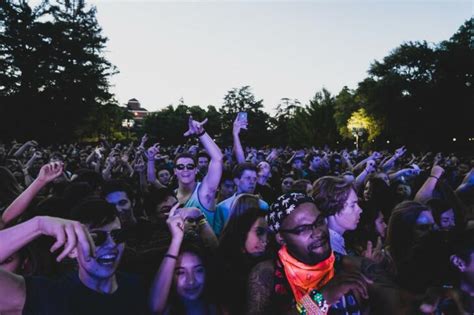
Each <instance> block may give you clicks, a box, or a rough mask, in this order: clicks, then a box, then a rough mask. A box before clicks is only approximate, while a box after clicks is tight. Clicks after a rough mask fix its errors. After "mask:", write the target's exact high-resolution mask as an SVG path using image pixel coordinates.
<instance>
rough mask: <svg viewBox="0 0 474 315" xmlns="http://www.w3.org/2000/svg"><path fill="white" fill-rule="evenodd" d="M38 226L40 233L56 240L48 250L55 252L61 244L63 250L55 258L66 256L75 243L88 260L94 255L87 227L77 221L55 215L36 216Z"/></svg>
mask: <svg viewBox="0 0 474 315" xmlns="http://www.w3.org/2000/svg"><path fill="white" fill-rule="evenodd" d="M38 228H39V230H40V231H41V234H43V235H48V236H52V237H54V238H55V239H56V242H55V243H54V244H53V246H52V247H51V249H50V251H51V252H55V251H56V250H58V249H59V248H61V247H62V246H64V249H63V251H62V252H61V254H59V256H58V257H57V258H56V260H57V261H61V260H63V259H64V257H66V256H67V255H68V254H69V253H70V252H71V251H72V250H74V249H75V248H76V247H77V245H79V248H78V249H79V250H82V252H83V255H84V257H85V258H86V260H90V259H91V257H94V255H95V245H94V241H93V240H92V237H91V236H90V234H89V232H88V230H87V228H86V227H85V226H83V225H82V224H81V223H79V222H77V221H71V220H65V219H60V218H55V217H38Z"/></svg>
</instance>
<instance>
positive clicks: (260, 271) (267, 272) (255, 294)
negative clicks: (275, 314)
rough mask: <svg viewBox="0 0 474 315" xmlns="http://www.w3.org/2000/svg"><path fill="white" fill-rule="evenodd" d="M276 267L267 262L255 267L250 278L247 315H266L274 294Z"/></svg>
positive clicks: (271, 262)
mask: <svg viewBox="0 0 474 315" xmlns="http://www.w3.org/2000/svg"><path fill="white" fill-rule="evenodd" d="M274 272H275V266H274V264H273V261H271V260H266V261H262V262H260V263H258V264H257V265H255V266H254V267H253V268H252V270H251V271H250V274H249V278H248V290H247V294H248V297H247V306H246V314H265V313H266V311H267V310H268V308H269V306H270V300H271V295H272V292H273V285H274V278H273V275H274Z"/></svg>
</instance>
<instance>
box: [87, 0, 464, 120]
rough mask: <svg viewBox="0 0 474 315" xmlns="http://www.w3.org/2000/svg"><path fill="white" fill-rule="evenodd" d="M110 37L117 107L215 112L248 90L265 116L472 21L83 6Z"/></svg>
mask: <svg viewBox="0 0 474 315" xmlns="http://www.w3.org/2000/svg"><path fill="white" fill-rule="evenodd" d="M88 3H90V4H93V5H95V6H96V7H97V10H98V20H99V23H100V25H101V26H102V28H103V34H104V35H105V36H107V37H108V38H109V42H108V44H107V53H106V55H107V58H108V59H109V60H110V61H111V62H112V63H113V64H114V65H116V66H117V68H118V70H119V71H120V73H119V74H117V75H115V76H114V77H113V78H112V80H111V83H112V84H113V85H114V86H113V89H112V91H113V92H114V93H115V95H116V97H117V100H118V101H119V102H120V104H122V105H123V104H124V103H126V102H127V100H128V99H130V98H137V99H138V100H139V101H140V102H141V104H142V106H143V107H145V108H147V109H148V110H150V111H153V110H159V109H161V108H163V107H165V106H167V105H169V104H174V105H176V104H178V103H179V99H180V98H181V97H183V98H184V102H185V104H187V105H203V106H206V105H208V104H212V105H216V106H220V105H221V104H222V100H223V97H224V95H225V94H226V92H227V91H228V90H230V89H231V88H234V87H240V86H244V85H250V86H251V87H252V90H253V92H254V94H255V95H256V97H257V98H258V99H263V100H264V105H265V109H266V110H267V111H269V112H272V109H273V108H275V106H276V105H277V104H278V103H279V100H280V99H281V98H283V97H288V98H297V99H299V100H300V101H301V102H302V103H303V104H306V103H308V101H309V99H311V98H312V97H313V95H314V94H315V92H317V91H319V90H321V88H323V87H325V88H327V89H328V90H329V91H330V92H331V93H333V94H337V93H338V92H339V91H340V90H341V88H342V87H343V86H344V85H347V86H349V87H350V88H355V87H357V83H358V82H359V81H361V80H363V79H364V78H365V77H366V76H367V70H368V68H369V65H370V64H371V63H372V62H373V61H374V60H381V59H382V58H383V57H384V56H386V55H387V54H388V53H389V52H390V51H391V50H392V49H394V48H396V47H397V46H399V45H400V44H401V43H403V42H406V41H417V40H426V41H428V42H432V43H438V42H439V41H442V40H445V39H448V38H449V37H450V36H451V35H452V34H453V33H454V32H456V30H457V29H458V28H459V26H460V25H461V24H463V23H464V22H465V21H466V20H467V19H469V18H470V17H471V16H472V13H473V8H472V2H471V1H452V0H451V1H337V0H336V1H305V2H291V3H290V2H281V1H277V2H275V1H258V2H254V1H241V2H237V1H232V2H229V1H219V2H217V1H215V2H210V1H206V2H202V1H194V2H179V1H178V2H159V1H142V2H139V1H88Z"/></svg>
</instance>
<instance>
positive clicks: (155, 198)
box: [144, 187, 178, 216]
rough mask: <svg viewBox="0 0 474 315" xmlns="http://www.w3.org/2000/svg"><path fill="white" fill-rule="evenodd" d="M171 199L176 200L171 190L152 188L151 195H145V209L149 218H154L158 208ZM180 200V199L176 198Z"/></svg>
mask: <svg viewBox="0 0 474 315" xmlns="http://www.w3.org/2000/svg"><path fill="white" fill-rule="evenodd" d="M169 197H174V198H176V194H175V193H174V191H173V190H171V189H169V188H154V187H151V188H150V191H149V193H147V194H146V195H145V200H144V208H145V212H146V214H147V215H148V216H153V214H154V212H155V209H156V206H157V205H159V204H160V203H162V202H164V201H165V200H166V199H168V198H169ZM176 200H178V198H176Z"/></svg>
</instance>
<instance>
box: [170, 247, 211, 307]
mask: <svg viewBox="0 0 474 315" xmlns="http://www.w3.org/2000/svg"><path fill="white" fill-rule="evenodd" d="M205 284H206V269H205V268H204V265H203V263H202V261H201V259H200V258H199V257H198V256H196V255H195V254H193V253H190V252H184V253H182V254H181V255H180V256H179V257H178V261H177V264H176V268H175V272H174V285H175V287H176V293H177V294H178V296H179V297H180V298H181V299H184V300H191V301H193V300H197V299H199V298H200V297H201V295H202V293H203V292H204V285H205Z"/></svg>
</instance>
